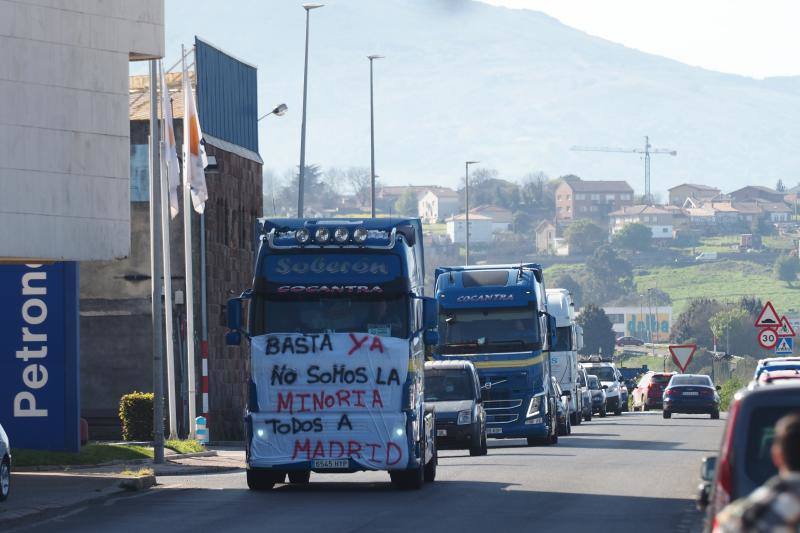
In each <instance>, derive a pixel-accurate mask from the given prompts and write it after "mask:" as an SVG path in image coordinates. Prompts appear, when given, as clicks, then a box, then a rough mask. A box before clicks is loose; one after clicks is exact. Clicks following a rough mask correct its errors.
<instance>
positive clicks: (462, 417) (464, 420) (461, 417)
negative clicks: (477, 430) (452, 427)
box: [458, 411, 472, 426]
mask: <svg viewBox="0 0 800 533" xmlns="http://www.w3.org/2000/svg"><path fill="white" fill-rule="evenodd" d="M470 422H472V411H459V412H458V425H459V426H463V425H464V424H469V423H470Z"/></svg>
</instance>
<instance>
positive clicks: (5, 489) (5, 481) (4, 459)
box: [0, 425, 11, 502]
mask: <svg viewBox="0 0 800 533" xmlns="http://www.w3.org/2000/svg"><path fill="white" fill-rule="evenodd" d="M10 490H11V445H10V444H9V443H8V435H6V432H5V431H3V426H2V425H0V502H1V501H3V500H5V499H6V498H8V493H9V491H10Z"/></svg>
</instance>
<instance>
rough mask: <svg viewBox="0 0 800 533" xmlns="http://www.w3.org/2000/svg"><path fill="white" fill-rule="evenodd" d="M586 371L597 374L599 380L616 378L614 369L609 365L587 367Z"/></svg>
mask: <svg viewBox="0 0 800 533" xmlns="http://www.w3.org/2000/svg"><path fill="white" fill-rule="evenodd" d="M586 372H587V373H588V374H592V375H593V376H597V378H598V379H599V380H600V381H615V380H616V379H617V377H616V374H615V373H614V369H613V368H612V367H610V366H593V367H589V368H587V369H586Z"/></svg>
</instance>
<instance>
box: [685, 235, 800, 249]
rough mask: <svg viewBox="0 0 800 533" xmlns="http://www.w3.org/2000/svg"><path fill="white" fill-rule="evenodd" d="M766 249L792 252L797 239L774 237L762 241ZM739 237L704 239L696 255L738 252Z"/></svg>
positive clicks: (697, 247)
mask: <svg viewBox="0 0 800 533" xmlns="http://www.w3.org/2000/svg"><path fill="white" fill-rule="evenodd" d="M762 242H763V244H764V247H765V248H769V249H771V250H791V249H793V248H794V247H795V239H794V237H791V236H778V235H772V236H767V237H764V238H763V239H762ZM738 246H739V235H721V236H718V237H704V238H703V239H701V240H700V244H699V245H697V246H695V247H694V251H695V252H696V253H700V252H718V253H726V252H737V251H739V250H738Z"/></svg>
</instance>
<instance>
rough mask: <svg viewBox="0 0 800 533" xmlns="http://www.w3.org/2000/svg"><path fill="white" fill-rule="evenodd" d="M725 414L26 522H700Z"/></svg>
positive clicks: (656, 417)
mask: <svg viewBox="0 0 800 533" xmlns="http://www.w3.org/2000/svg"><path fill="white" fill-rule="evenodd" d="M723 422H724V421H722V420H709V419H708V417H699V416H697V417H694V416H686V415H675V416H674V417H673V418H672V419H671V420H664V419H663V418H662V417H661V413H660V412H648V413H625V414H623V415H622V416H621V417H614V416H609V417H607V418H605V419H601V418H595V419H594V420H593V421H592V422H589V423H585V424H582V425H581V426H578V427H576V428H574V430H573V434H572V435H571V436H569V437H562V438H561V439H560V442H559V444H558V445H556V446H553V447H527V446H525V445H524V443H523V442H522V441H511V440H509V441H491V442H490V445H491V446H492V448H491V449H490V451H489V455H488V456H486V457H470V456H469V454H468V453H464V452H460V451H446V452H441V457H440V460H439V470H438V477H437V481H436V482H435V483H434V484H432V485H428V486H426V487H425V488H424V489H423V490H421V491H415V492H400V491H397V490H394V489H393V488H392V487H391V486H390V484H389V482H388V481H389V479H388V475H386V474H385V473H380V472H364V473H359V474H350V475H343V474H329V475H322V474H312V476H311V484H310V485H308V486H306V487H297V486H288V485H287V486H279V487H278V488H277V489H276V490H274V491H272V492H266V493H257V492H250V491H248V490H247V486H246V484H245V477H244V473H240V472H236V473H227V474H218V475H210V476H191V477H182V478H160V479H159V482H160V483H164V484H163V485H162V486H160V487H158V488H156V489H152V490H150V491H147V492H143V493H138V494H135V495H133V496H123V497H118V498H114V499H111V500H108V501H106V502H104V503H102V504H96V505H93V506H89V507H84V508H79V509H74V510H72V511H70V512H69V513H66V514H65V515H62V516H60V517H56V518H51V519H48V520H47V521H45V522H42V523H39V524H31V525H29V526H26V527H24V528H22V529H17V530H16V531H23V530H24V531H41V532H47V533H52V532H53V531H59V532H80V533H86V532H89V531H113V532H128V531H130V532H135V533H142V532H155V531H169V532H170V533H172V532H186V533H190V532H191V533H196V532H197V531H211V532H219V531H237V532H243V531H258V532H263V531H292V532H305V531H308V532H319V531H325V532H326V533H327V532H339V531H348V532H351V531H365V532H372V531H403V532H408V531H457V532H459V533H462V532H471V531H479V532H490V533H497V532H500V531H526V530H539V531H587V532H591V533H600V532H606V531H615V532H619V533H622V532H625V531H630V530H633V529H641V528H645V529H646V530H647V531H648V533H656V532H660V531H664V532H682V531H699V530H700V527H701V525H700V520H701V519H700V515H699V513H697V512H696V511H695V510H694V504H693V498H694V491H695V487H696V486H697V483H698V471H699V465H700V459H701V457H703V456H704V455H708V454H709V453H714V452H715V450H716V448H717V446H718V444H719V439H720V436H721V432H722V425H723Z"/></svg>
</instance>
